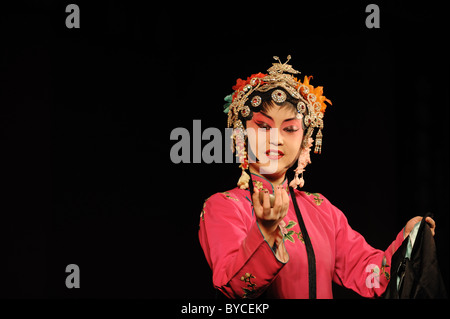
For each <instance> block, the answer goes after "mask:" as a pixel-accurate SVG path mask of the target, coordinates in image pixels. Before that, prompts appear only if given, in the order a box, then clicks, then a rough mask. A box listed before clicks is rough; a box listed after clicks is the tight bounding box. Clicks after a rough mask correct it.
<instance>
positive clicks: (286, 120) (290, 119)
mask: <svg viewBox="0 0 450 319" xmlns="http://www.w3.org/2000/svg"><path fill="white" fill-rule="evenodd" d="M259 113H261V114H262V115H264V116H265V117H267V118H269V119H271V120H272V121H274V120H273V118H272V117H270V116H269V115H267V114H266V113H264V112H262V111H261V112H259ZM296 119H297V118H296V117H292V118H289V119H285V120H284V121H283V123H284V122H289V121H292V120H296ZM274 122H275V121H274Z"/></svg>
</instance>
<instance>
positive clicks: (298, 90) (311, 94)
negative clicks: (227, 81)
mask: <svg viewBox="0 0 450 319" xmlns="http://www.w3.org/2000/svg"><path fill="white" fill-rule="evenodd" d="M273 58H274V59H275V60H276V61H278V62H277V63H273V64H272V66H271V67H270V68H269V69H268V70H267V72H268V74H263V73H257V74H253V75H252V76H250V77H248V78H247V80H242V79H238V80H237V81H236V85H235V86H233V87H232V88H233V90H234V92H233V93H232V94H230V95H228V96H227V97H225V101H226V102H227V104H225V105H224V107H225V110H224V112H225V113H227V114H228V127H233V129H234V130H233V134H232V136H231V138H232V139H233V143H232V147H233V152H234V151H236V153H237V156H238V158H239V161H240V163H241V164H240V166H239V167H240V168H241V169H242V175H241V178H240V179H239V182H238V186H239V187H240V188H241V189H246V188H248V187H249V186H248V183H249V181H250V176H249V175H248V174H247V173H246V170H247V169H248V158H247V150H246V145H245V136H246V129H245V127H244V125H243V122H244V123H245V121H247V120H251V118H252V116H253V112H254V111H255V112H258V111H259V110H260V107H261V105H262V102H263V99H262V96H263V95H264V96H266V95H267V94H270V98H271V99H272V101H273V102H275V103H277V104H283V103H285V102H286V101H289V102H291V103H293V104H294V103H295V104H294V106H296V108H297V118H298V119H300V120H302V119H303V124H304V127H305V134H304V137H303V142H302V146H301V152H300V156H299V159H298V166H297V168H296V169H295V170H294V172H295V177H294V180H293V181H292V182H291V184H290V186H292V187H294V188H296V187H297V186H300V187H302V186H303V184H304V180H303V171H304V168H305V166H306V165H308V164H309V163H311V160H310V155H309V154H310V148H311V146H312V143H313V142H314V140H313V139H312V135H313V133H314V129H316V128H317V129H318V131H317V133H316V135H315V138H316V141H315V148H314V153H321V151H322V129H323V116H324V112H325V109H326V107H327V105H326V104H325V102H328V103H329V104H330V105H331V101H330V100H328V99H327V98H325V96H323V95H322V94H323V87H321V86H318V87H316V88H314V87H313V86H312V85H310V84H309V81H310V79H312V76H309V77H307V76H305V77H304V80H303V82H302V81H300V80H298V79H297V78H296V77H294V74H299V73H300V72H299V71H297V70H295V69H294V68H292V66H291V65H289V64H287V63H288V62H289V60H290V59H291V56H290V55H289V56H288V57H287V61H286V62H285V63H281V61H280V59H279V58H278V57H277V56H274V57H273ZM300 174H302V177H301V178H299V175H300Z"/></svg>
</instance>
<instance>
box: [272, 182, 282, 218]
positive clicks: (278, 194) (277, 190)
mask: <svg viewBox="0 0 450 319" xmlns="http://www.w3.org/2000/svg"><path fill="white" fill-rule="evenodd" d="M274 195H275V202H274V204H273V209H274V210H275V213H279V212H280V210H281V204H282V203H283V199H282V198H281V192H280V187H278V186H276V187H275V190H274Z"/></svg>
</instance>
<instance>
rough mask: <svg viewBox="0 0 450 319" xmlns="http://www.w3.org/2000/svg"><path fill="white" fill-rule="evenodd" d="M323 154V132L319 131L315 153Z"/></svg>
mask: <svg viewBox="0 0 450 319" xmlns="http://www.w3.org/2000/svg"><path fill="white" fill-rule="evenodd" d="M321 152H322V130H321V129H319V132H317V134H316V147H315V148H314V153H315V154H317V153H319V154H320V153H321Z"/></svg>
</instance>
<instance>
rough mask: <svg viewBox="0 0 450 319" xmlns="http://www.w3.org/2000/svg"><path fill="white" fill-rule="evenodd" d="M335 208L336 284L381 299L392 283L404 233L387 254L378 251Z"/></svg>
mask: <svg viewBox="0 0 450 319" xmlns="http://www.w3.org/2000/svg"><path fill="white" fill-rule="evenodd" d="M330 205H331V204H330ZM331 206H332V205H331ZM332 207H333V210H334V212H333V213H334V218H335V225H336V235H335V236H336V257H335V271H334V277H333V281H334V282H336V283H337V284H339V285H342V286H344V287H346V288H349V289H352V290H354V291H355V292H357V293H358V294H359V295H361V296H363V297H366V298H374V297H380V296H381V295H382V294H383V293H384V291H385V290H386V287H387V285H388V283H389V280H390V265H391V259H392V255H393V254H394V253H395V251H396V250H397V249H398V248H399V247H400V246H401V244H402V242H403V230H402V231H400V232H399V233H398V235H397V236H396V238H395V240H394V241H393V242H392V243H391V245H390V246H389V247H388V248H387V249H386V250H385V251H382V250H379V249H375V248H373V247H371V246H370V245H369V244H368V243H367V242H366V240H365V239H364V237H363V236H362V235H361V234H359V233H358V232H357V231H355V230H353V229H352V228H351V227H350V225H349V224H348V222H347V218H346V217H345V216H344V214H343V213H342V212H341V211H340V210H339V209H337V208H336V207H334V206H332Z"/></svg>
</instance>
